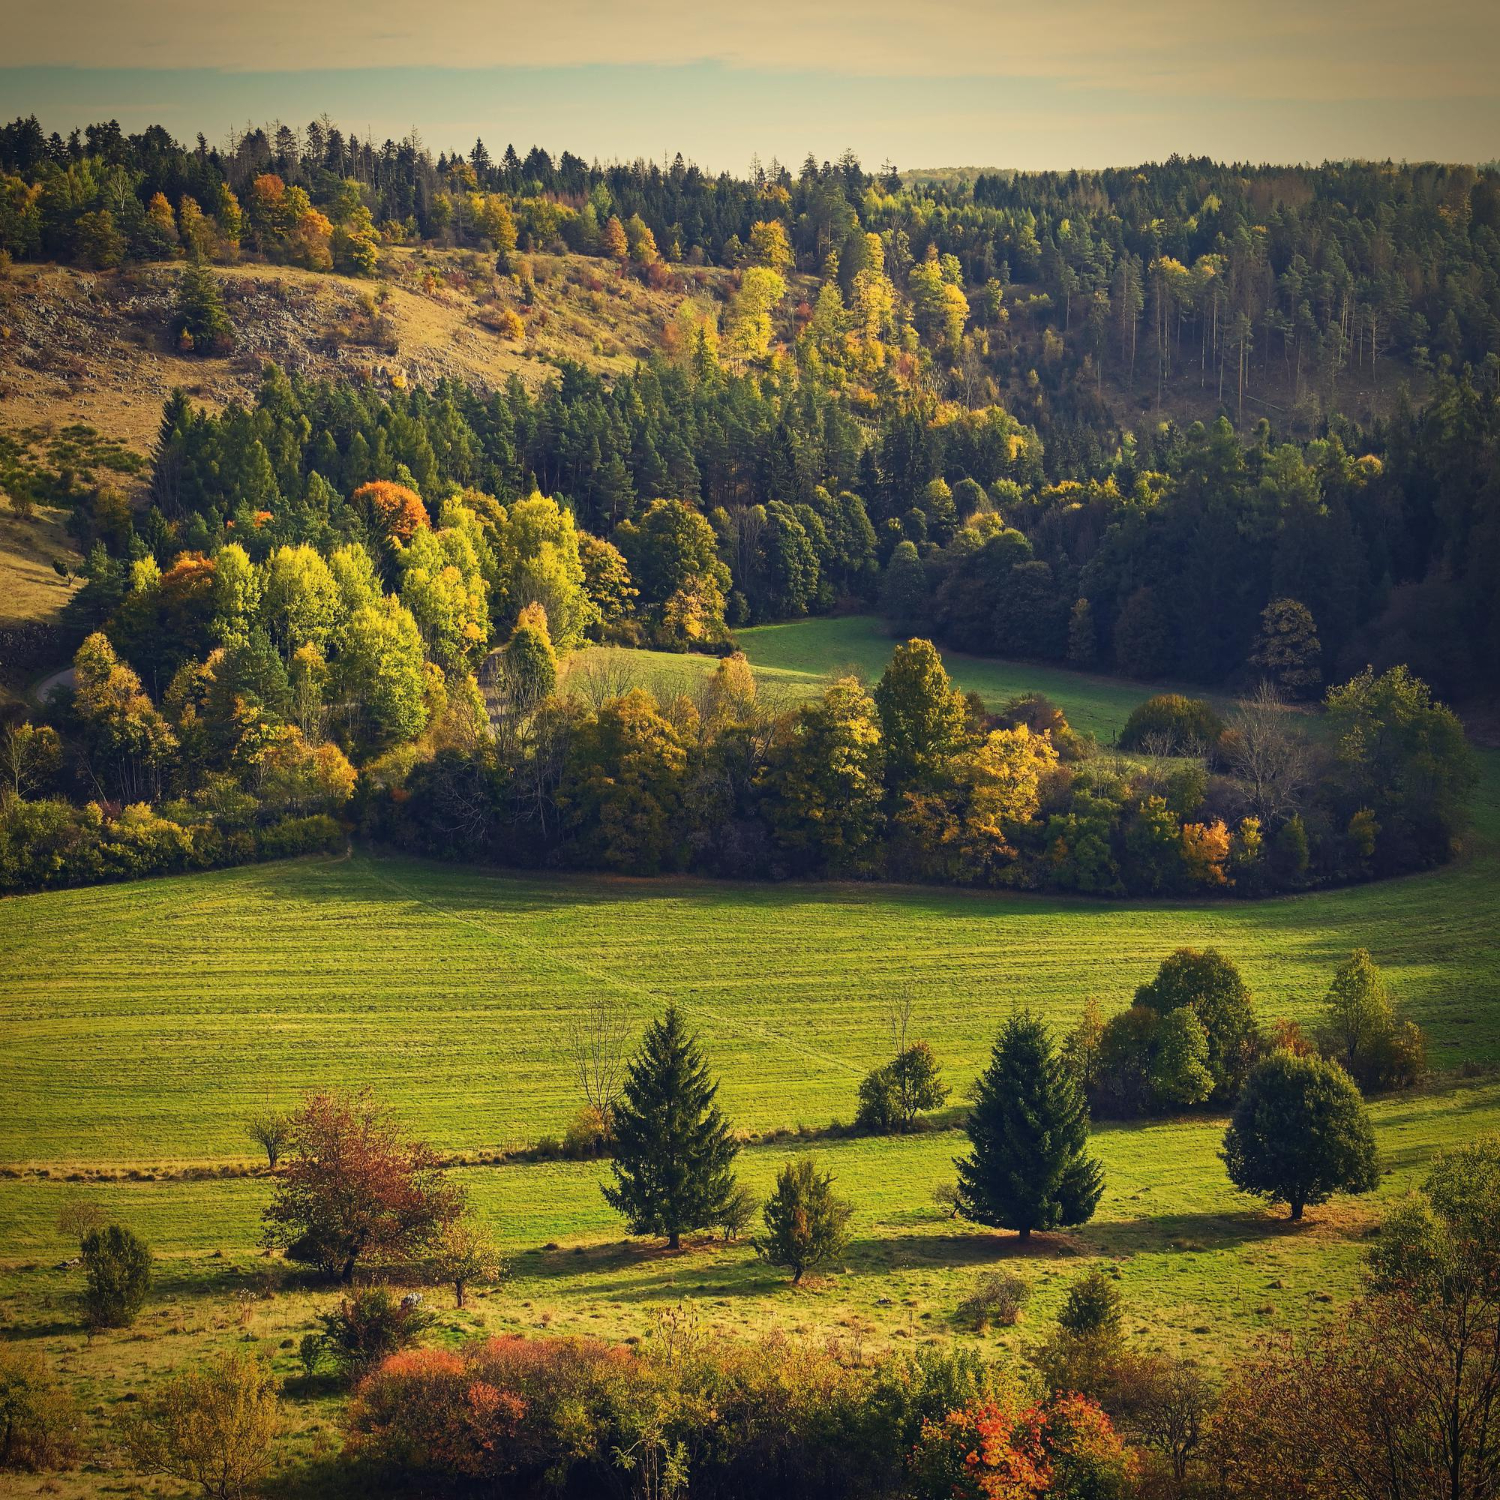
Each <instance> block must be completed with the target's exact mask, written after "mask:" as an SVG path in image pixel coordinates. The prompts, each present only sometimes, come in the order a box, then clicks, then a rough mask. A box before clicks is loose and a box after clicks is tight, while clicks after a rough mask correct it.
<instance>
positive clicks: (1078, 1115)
mask: <svg viewBox="0 0 1500 1500" xmlns="http://www.w3.org/2000/svg"><path fill="white" fill-rule="evenodd" d="M966 1129H967V1131H968V1135H969V1140H970V1142H971V1143H972V1145H973V1150H972V1151H971V1152H970V1154H969V1155H968V1156H966V1157H963V1158H961V1159H959V1160H958V1161H956V1162H955V1163H954V1165H955V1166H957V1168H958V1190H959V1196H960V1200H961V1209H960V1211H961V1212H962V1213H963V1215H964V1217H965V1218H967V1219H972V1220H973V1221H974V1222H975V1223H977V1224H989V1225H992V1226H993V1227H995V1228H998V1229H1014V1230H1017V1231H1018V1232H1019V1233H1020V1236H1021V1238H1022V1239H1023V1240H1025V1239H1027V1238H1028V1237H1029V1236H1030V1234H1031V1231H1032V1230H1033V1229H1057V1228H1059V1227H1061V1226H1063V1225H1072V1224H1084V1223H1087V1222H1088V1220H1089V1219H1090V1218H1092V1217H1093V1213H1094V1209H1095V1208H1096V1207H1097V1205H1098V1202H1099V1195H1100V1194H1101V1193H1102V1192H1103V1190H1104V1174H1103V1171H1102V1169H1101V1168H1100V1166H1099V1163H1098V1162H1097V1161H1096V1160H1095V1159H1094V1158H1093V1157H1092V1156H1090V1155H1089V1154H1088V1152H1087V1150H1086V1147H1087V1145H1088V1133H1089V1126H1088V1109H1087V1107H1086V1106H1085V1104H1084V1102H1083V1098H1082V1096H1081V1095H1080V1093H1079V1091H1078V1085H1077V1084H1076V1083H1075V1082H1074V1080H1073V1077H1072V1075H1071V1074H1070V1073H1069V1071H1068V1069H1067V1068H1066V1067H1065V1066H1064V1065H1063V1062H1062V1060H1061V1059H1060V1058H1059V1057H1058V1056H1057V1054H1056V1053H1055V1052H1054V1051H1053V1048H1052V1041H1051V1038H1050V1037H1049V1036H1048V1035H1047V1028H1046V1026H1045V1025H1043V1023H1042V1022H1041V1020H1040V1019H1038V1018H1037V1017H1036V1016H1033V1015H1031V1014H1030V1013H1029V1012H1022V1013H1019V1014H1017V1015H1013V1016H1012V1017H1011V1018H1010V1019H1009V1020H1008V1021H1007V1022H1006V1023H1005V1024H1004V1026H1002V1027H1001V1028H1000V1035H999V1036H998V1037H997V1038H996V1040H995V1049H994V1052H993V1054H992V1055H991V1057H990V1065H989V1067H988V1068H987V1069H985V1071H984V1073H983V1075H982V1076H981V1077H980V1080H979V1089H978V1096H977V1098H976V1099H975V1101H974V1108H973V1109H972V1110H971V1111H970V1113H969V1120H968V1125H967V1127H966Z"/></svg>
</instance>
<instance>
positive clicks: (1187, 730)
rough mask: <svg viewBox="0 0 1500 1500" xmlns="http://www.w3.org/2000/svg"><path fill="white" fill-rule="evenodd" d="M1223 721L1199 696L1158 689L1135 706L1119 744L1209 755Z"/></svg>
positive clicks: (1158, 751)
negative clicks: (1158, 690)
mask: <svg viewBox="0 0 1500 1500" xmlns="http://www.w3.org/2000/svg"><path fill="white" fill-rule="evenodd" d="M1223 733H1224V721H1223V720H1222V719H1221V718H1220V717H1219V716H1218V714H1216V713H1215V712H1214V711H1213V709H1212V708H1211V707H1210V706H1209V704H1207V703H1206V702H1204V700H1203V699H1202V698H1185V697H1183V695H1182V694H1181V693H1158V694H1157V695H1156V697H1154V698H1148V699H1147V700H1146V701H1145V702H1144V703H1142V704H1140V705H1139V706H1138V707H1137V708H1135V709H1134V710H1133V711H1132V712H1131V715H1130V717H1129V718H1128V719H1127V720H1126V721H1125V728H1124V729H1123V730H1121V731H1120V748H1121V749H1122V750H1137V751H1141V752H1143V753H1145V754H1148V755H1212V754H1213V751H1214V748H1215V747H1216V746H1217V745H1218V743H1219V736H1220V735H1221V734H1223Z"/></svg>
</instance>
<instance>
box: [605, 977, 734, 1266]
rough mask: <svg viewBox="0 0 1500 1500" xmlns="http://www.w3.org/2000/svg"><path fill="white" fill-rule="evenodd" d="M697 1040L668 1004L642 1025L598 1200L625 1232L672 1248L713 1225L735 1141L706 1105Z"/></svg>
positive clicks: (709, 1091)
mask: <svg viewBox="0 0 1500 1500" xmlns="http://www.w3.org/2000/svg"><path fill="white" fill-rule="evenodd" d="M718 1092H719V1086H718V1084H717V1083H714V1082H711V1081H710V1080H709V1076H708V1066H707V1064H706V1063H705V1062H704V1060H703V1054H702V1052H701V1051H700V1049H699V1047H698V1042H697V1038H696V1037H693V1036H691V1035H690V1034H689V1033H688V1030H687V1026H686V1023H685V1022H684V1021H683V1019H682V1015H681V1013H680V1012H679V1011H678V1009H677V1007H676V1006H675V1005H669V1006H668V1007H667V1012H666V1014H665V1015H664V1016H663V1017H662V1018H661V1020H659V1021H653V1022H652V1023H651V1025H650V1026H648V1027H647V1028H646V1036H645V1039H644V1041H643V1042H642V1043H641V1050H640V1052H639V1053H637V1054H636V1057H635V1060H634V1061H633V1062H632V1063H631V1064H630V1070H629V1072H628V1074H627V1075H626V1079H625V1087H624V1090H623V1091H622V1094H621V1097H620V1100H619V1102H618V1103H617V1104H616V1105H615V1109H614V1135H615V1159H614V1164H613V1170H614V1176H615V1181H614V1185H613V1186H612V1187H611V1186H608V1185H606V1186H605V1187H604V1189H603V1192H604V1200H605V1202H606V1203H608V1204H609V1206H610V1207H611V1208H613V1209H615V1210H617V1211H618V1212H619V1213H622V1214H624V1216H625V1219H626V1222H627V1223H628V1224H629V1225H630V1231H631V1233H632V1234H664V1235H666V1236H667V1243H668V1245H669V1247H670V1248H671V1249H673V1250H675V1249H677V1247H678V1245H679V1244H680V1243H681V1237H682V1234H683V1232H684V1231H685V1230H693V1229H702V1228H705V1227H706V1226H708V1225H710V1224H713V1223H715V1222H716V1220H717V1216H718V1215H719V1214H720V1213H721V1212H722V1210H723V1208H724V1205H725V1202H726V1200H727V1199H728V1197H729V1194H730V1193H731V1192H732V1191H733V1189H734V1185H735V1182H734V1174H733V1172H732V1171H731V1170H730V1165H731V1163H732V1162H733V1161H734V1158H735V1155H736V1153H737V1152H738V1150H739V1147H738V1146H736V1145H735V1143H734V1141H733V1140H732V1139H731V1137H730V1134H729V1127H728V1126H727V1125H726V1124H725V1121H724V1116H723V1115H722V1114H721V1113H720V1111H719V1108H718V1106H717V1105H716V1104H715V1103H714V1096H715V1095H716V1094H717V1093H718Z"/></svg>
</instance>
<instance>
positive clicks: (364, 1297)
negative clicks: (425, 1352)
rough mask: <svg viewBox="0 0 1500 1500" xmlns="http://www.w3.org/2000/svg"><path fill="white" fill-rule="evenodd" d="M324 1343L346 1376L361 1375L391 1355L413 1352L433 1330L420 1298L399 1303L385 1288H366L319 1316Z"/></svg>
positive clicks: (401, 1300)
mask: <svg viewBox="0 0 1500 1500" xmlns="http://www.w3.org/2000/svg"><path fill="white" fill-rule="evenodd" d="M318 1321H319V1322H320V1323H321V1324H322V1325H323V1344H324V1347H325V1348H326V1349H327V1350H328V1352H329V1354H330V1355H331V1356H332V1358H333V1362H334V1364H335V1365H337V1366H338V1368H339V1370H340V1371H341V1372H342V1373H343V1374H344V1375H346V1376H359V1375H361V1374H363V1373H364V1372H365V1371H366V1370H368V1369H371V1368H373V1367H374V1366H375V1365H377V1364H379V1363H380V1361H381V1360H383V1359H384V1358H386V1356H387V1355H390V1354H396V1353H398V1352H399V1351H400V1350H402V1349H409V1348H410V1347H411V1346H412V1345H413V1344H415V1343H416V1342H417V1340H418V1339H419V1338H421V1336H422V1335H423V1334H424V1333H426V1332H427V1330H428V1329H429V1328H431V1327H432V1322H433V1319H432V1315H431V1314H430V1313H428V1312H425V1311H424V1310H423V1308H422V1303H421V1299H420V1297H418V1296H417V1295H416V1294H415V1293H409V1294H408V1295H407V1296H405V1297H402V1298H400V1299H399V1300H398V1299H397V1298H395V1297H392V1296H391V1294H390V1293H389V1292H388V1291H386V1290H385V1288H384V1287H362V1288H361V1289H360V1290H359V1291H357V1292H355V1293H354V1294H353V1295H352V1296H350V1297H345V1298H344V1299H343V1300H342V1301H341V1302H340V1303H339V1305H338V1306H337V1307H336V1308H335V1309H334V1310H333V1311H332V1312H326V1313H319V1314H318Z"/></svg>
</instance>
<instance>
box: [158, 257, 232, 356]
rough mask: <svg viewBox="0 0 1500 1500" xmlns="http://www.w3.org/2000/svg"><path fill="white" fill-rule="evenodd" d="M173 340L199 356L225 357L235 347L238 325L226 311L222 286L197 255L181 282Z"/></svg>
mask: <svg viewBox="0 0 1500 1500" xmlns="http://www.w3.org/2000/svg"><path fill="white" fill-rule="evenodd" d="M172 337H173V339H174V340H176V342H177V343H178V344H179V345H180V346H181V347H182V348H184V349H191V350H192V351H193V352H194V353H197V354H225V353H228V351H229V350H230V349H232V348H233V347H234V325H233V324H232V323H231V322H230V321H229V314H228V313H226V312H225V311H224V300H223V298H222V297H220V295H219V283H218V282H217V281H216V280H215V279H214V273H213V272H212V271H210V270H209V268H208V267H207V265H205V264H204V262H203V259H202V257H201V256H200V255H198V254H197V253H196V252H195V253H194V255H193V258H192V259H191V260H190V261H189V262H188V263H187V265H186V266H184V267H183V269H182V275H181V276H179V277H178V278H177V305H176V311H175V312H174V314H173V317H172Z"/></svg>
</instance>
